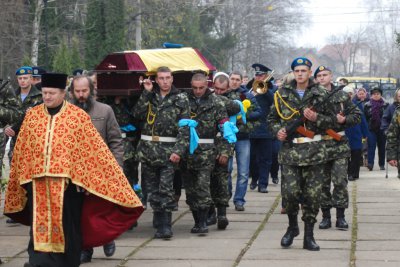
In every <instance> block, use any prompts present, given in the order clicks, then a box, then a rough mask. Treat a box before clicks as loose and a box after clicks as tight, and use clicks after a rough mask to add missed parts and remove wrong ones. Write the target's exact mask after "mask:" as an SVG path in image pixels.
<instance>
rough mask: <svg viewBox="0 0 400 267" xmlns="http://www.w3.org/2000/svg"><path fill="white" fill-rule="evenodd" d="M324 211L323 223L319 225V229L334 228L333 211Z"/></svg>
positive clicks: (324, 209)
mask: <svg viewBox="0 0 400 267" xmlns="http://www.w3.org/2000/svg"><path fill="white" fill-rule="evenodd" d="M321 210H322V221H321V223H320V224H319V229H328V228H331V227H332V222H331V209H326V208H323V209H321Z"/></svg>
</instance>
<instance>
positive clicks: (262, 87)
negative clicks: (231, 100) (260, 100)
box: [251, 70, 274, 95]
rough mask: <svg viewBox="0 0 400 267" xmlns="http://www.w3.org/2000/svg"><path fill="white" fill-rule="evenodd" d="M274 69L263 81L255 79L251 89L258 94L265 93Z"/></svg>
mask: <svg viewBox="0 0 400 267" xmlns="http://www.w3.org/2000/svg"><path fill="white" fill-rule="evenodd" d="M273 74H274V70H273V71H271V72H270V73H269V75H268V76H267V77H266V78H265V79H264V80H263V81H256V80H254V82H253V84H252V86H251V90H252V91H253V92H254V93H256V94H257V95H262V94H265V93H266V92H267V91H268V82H269V80H270V79H271V78H272V75H273Z"/></svg>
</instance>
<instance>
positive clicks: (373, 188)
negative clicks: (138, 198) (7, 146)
mask: <svg viewBox="0 0 400 267" xmlns="http://www.w3.org/2000/svg"><path fill="white" fill-rule="evenodd" d="M396 176H397V171H396V170H395V169H394V168H390V170H389V178H388V179H386V178H385V171H378V170H374V171H372V172H368V171H367V170H366V168H362V173H361V177H362V178H361V179H359V180H357V181H356V182H350V183H349V192H350V198H351V204H350V207H349V209H348V210H346V216H347V220H348V222H349V224H350V229H349V230H348V231H340V230H336V229H335V228H331V229H328V230H319V229H316V230H315V237H316V241H317V243H318V244H319V245H320V247H321V251H319V252H311V251H307V250H304V249H302V239H303V238H302V236H303V227H302V226H301V234H300V236H299V237H297V238H296V239H295V241H294V244H293V245H292V247H291V248H290V249H282V248H281V247H280V239H281V237H282V235H283V234H284V232H285V230H286V227H287V216H286V215H281V214H280V200H281V198H280V193H279V192H280V185H274V184H271V185H270V186H269V188H268V189H269V193H268V194H261V193H258V192H255V191H250V190H249V191H248V192H247V195H246V199H247V201H248V202H247V204H246V206H245V207H246V210H245V211H244V212H236V211H235V210H234V209H233V207H232V206H233V205H231V207H230V208H229V209H228V217H229V220H230V224H229V226H228V228H227V230H225V231H219V230H217V228H216V226H211V227H210V228H209V229H210V230H209V234H208V235H207V236H204V237H199V236H197V235H193V234H190V233H189V231H190V228H191V227H192V225H193V220H192V216H191V213H189V211H188V207H187V205H186V204H185V202H184V200H183V199H182V200H181V201H180V203H179V205H180V206H179V211H178V212H175V213H174V214H173V220H174V225H173V232H174V237H173V239H172V240H170V241H163V240H155V239H152V236H153V234H154V230H153V228H152V226H151V219H152V213H151V211H149V210H147V211H146V212H145V213H144V214H143V215H142V217H141V218H140V220H139V226H138V227H137V228H135V229H134V230H133V231H129V232H126V233H125V234H123V235H122V236H121V237H120V238H118V240H116V244H117V251H116V253H115V255H114V256H113V257H111V258H106V257H105V256H104V254H103V251H102V248H96V249H95V253H94V259H93V261H92V263H89V264H85V265H83V266H86V267H95V266H101V267H107V266H135V267H137V266H141V267H145V266H165V267H169V266H174V267H177V266H178V267H180V266H202V267H203V266H210V267H212V266H218V267H221V266H222V267H223V266H243V267H245V266H280V267H285V266H288V267H293V266H296V267H301V266H307V267H312V266H318V267H321V266H324V267H330V266H332V267H341V266H357V267H369V266H371V267H380V266H385V267H386V266H388V267H389V266H393V267H395V266H396V267H397V266H400V180H399V179H398V178H397V177H396ZM3 195H4V194H3ZM3 197H4V196H3ZM1 210H2V208H1ZM334 217H335V215H334V214H333V218H334ZM5 220H6V218H5V217H4V216H2V215H0V257H1V258H2V259H3V261H5V263H4V264H3V265H2V266H7V267H8V266H10V267H12V266H13V267H14V266H15V267H17V266H23V263H24V262H26V261H27V257H28V255H27V252H26V246H27V242H28V237H27V235H28V228H27V227H25V226H21V225H18V226H8V225H6V223H5ZM319 220H320V218H319ZM333 223H335V220H333ZM316 228H318V227H316Z"/></svg>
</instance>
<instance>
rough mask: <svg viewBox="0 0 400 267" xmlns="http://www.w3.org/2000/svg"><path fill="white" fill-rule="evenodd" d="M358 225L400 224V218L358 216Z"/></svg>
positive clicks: (390, 216)
mask: <svg viewBox="0 0 400 267" xmlns="http://www.w3.org/2000/svg"><path fill="white" fill-rule="evenodd" d="M357 221H358V223H383V224H398V223H399V222H400V216H399V215H397V216H392V215H386V216H383V215H381V216H371V215H366V214H365V215H358V216H357Z"/></svg>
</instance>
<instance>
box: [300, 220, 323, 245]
mask: <svg viewBox="0 0 400 267" xmlns="http://www.w3.org/2000/svg"><path fill="white" fill-rule="evenodd" d="M303 248H304V249H307V250H311V251H319V246H318V245H317V243H315V240H314V224H313V223H304V241H303Z"/></svg>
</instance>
